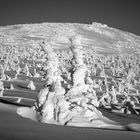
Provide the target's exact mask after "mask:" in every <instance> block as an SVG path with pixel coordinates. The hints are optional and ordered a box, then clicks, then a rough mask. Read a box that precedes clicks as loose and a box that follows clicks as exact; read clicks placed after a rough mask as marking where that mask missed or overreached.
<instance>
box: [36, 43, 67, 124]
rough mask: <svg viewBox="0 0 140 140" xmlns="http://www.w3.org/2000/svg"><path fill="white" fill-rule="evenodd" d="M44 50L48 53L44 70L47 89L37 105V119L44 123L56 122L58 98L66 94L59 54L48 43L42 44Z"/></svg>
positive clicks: (39, 96)
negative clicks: (63, 86)
mask: <svg viewBox="0 0 140 140" xmlns="http://www.w3.org/2000/svg"><path fill="white" fill-rule="evenodd" d="M41 47H42V49H43V50H44V51H45V53H46V57H47V58H46V63H45V66H44V68H43V69H44V70H45V71H46V73H47V75H46V78H47V83H46V87H45V88H44V89H42V90H41V91H40V93H39V95H38V99H37V101H36V103H35V108H36V110H37V119H38V120H39V121H41V122H44V123H53V122H55V117H56V115H55V110H56V106H57V105H56V104H57V102H58V100H59V98H58V96H61V95H64V94H65V89H63V88H62V87H61V81H62V80H63V79H62V77H61V75H60V71H59V61H58V57H57V54H56V53H55V52H54V50H53V48H52V46H51V45H50V44H48V43H46V42H43V43H41Z"/></svg>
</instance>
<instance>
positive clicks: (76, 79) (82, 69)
mask: <svg viewBox="0 0 140 140" xmlns="http://www.w3.org/2000/svg"><path fill="white" fill-rule="evenodd" d="M71 50H72V52H73V61H75V66H74V68H73V69H74V73H73V75H72V83H73V85H72V88H71V89H70V90H69V91H68V93H67V96H68V97H69V98H71V97H72V96H75V95H78V94H81V93H82V92H86V91H87V88H88V87H87V86H86V84H85V76H86V72H87V67H86V64H84V60H83V59H84V52H83V47H82V45H81V36H76V37H74V38H72V39H71Z"/></svg>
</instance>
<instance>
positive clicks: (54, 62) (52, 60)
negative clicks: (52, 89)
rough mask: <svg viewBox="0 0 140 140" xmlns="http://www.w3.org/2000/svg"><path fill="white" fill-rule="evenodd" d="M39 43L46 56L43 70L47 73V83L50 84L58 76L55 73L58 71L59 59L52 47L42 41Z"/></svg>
mask: <svg viewBox="0 0 140 140" xmlns="http://www.w3.org/2000/svg"><path fill="white" fill-rule="evenodd" d="M40 45H41V47H42V49H43V50H44V52H45V54H46V57H47V58H46V62H45V66H44V68H43V70H44V71H46V73H47V75H46V79H47V84H48V85H49V84H50V85H51V84H52V83H53V82H54V81H55V80H56V78H58V77H57V76H56V73H57V72H58V67H59V61H58V58H57V54H56V53H55V52H54V51H53V48H52V46H51V45H50V44H49V43H46V42H44V41H43V42H42V43H41V44H40Z"/></svg>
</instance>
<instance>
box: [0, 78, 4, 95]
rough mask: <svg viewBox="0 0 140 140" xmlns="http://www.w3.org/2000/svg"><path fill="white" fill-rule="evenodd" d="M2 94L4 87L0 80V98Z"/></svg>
mask: <svg viewBox="0 0 140 140" xmlns="http://www.w3.org/2000/svg"><path fill="white" fill-rule="evenodd" d="M3 92H4V85H3V81H1V80H0V97H3Z"/></svg>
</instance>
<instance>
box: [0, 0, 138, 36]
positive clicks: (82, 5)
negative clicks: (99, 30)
mask: <svg viewBox="0 0 140 140" xmlns="http://www.w3.org/2000/svg"><path fill="white" fill-rule="evenodd" d="M42 22H70V23H87V24H91V23H92V22H99V23H102V24H107V25H108V26H110V27H114V28H117V29H121V30H124V31H128V32H131V33H134V34H136V35H140V28H139V26H140V4H139V0H0V26H5V25H13V24H25V23H42Z"/></svg>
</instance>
